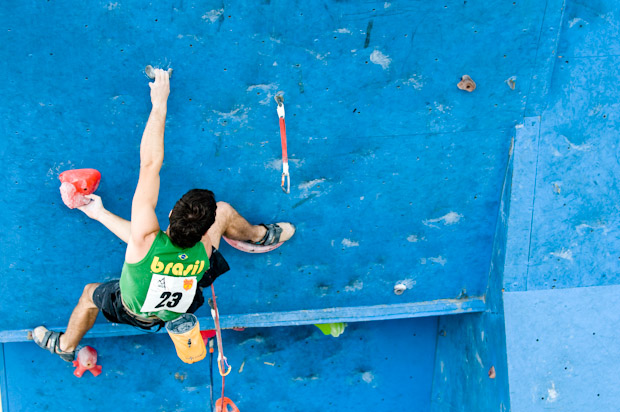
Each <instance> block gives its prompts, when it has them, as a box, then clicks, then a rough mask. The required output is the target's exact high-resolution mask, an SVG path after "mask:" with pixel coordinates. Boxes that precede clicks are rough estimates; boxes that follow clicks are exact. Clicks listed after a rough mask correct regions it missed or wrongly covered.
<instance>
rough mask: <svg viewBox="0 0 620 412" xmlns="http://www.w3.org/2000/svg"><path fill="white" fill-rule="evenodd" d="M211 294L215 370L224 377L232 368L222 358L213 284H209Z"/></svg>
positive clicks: (223, 357) (218, 317)
mask: <svg viewBox="0 0 620 412" xmlns="http://www.w3.org/2000/svg"><path fill="white" fill-rule="evenodd" d="M211 294H212V295H213V300H212V302H213V306H212V307H211V316H212V317H213V322H214V323H215V331H216V335H215V336H216V338H217V351H218V354H217V368H218V369H219V370H220V375H221V376H222V377H224V376H226V375H228V374H229V373H230V370H231V369H232V368H231V366H230V365H229V364H228V360H227V359H226V356H224V345H223V344H222V329H221V328H220V314H219V313H218V311H217V303H216V302H215V288H214V287H213V284H211Z"/></svg>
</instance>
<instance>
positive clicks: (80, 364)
mask: <svg viewBox="0 0 620 412" xmlns="http://www.w3.org/2000/svg"><path fill="white" fill-rule="evenodd" d="M73 366H75V371H73V374H74V375H75V376H77V377H78V378H81V377H82V375H83V374H84V372H86V371H90V372H91V373H92V374H93V375H95V376H98V375H99V374H100V373H101V365H97V351H96V350H95V349H94V348H91V347H90V346H84V347H83V348H82V349H80V350H79V352H78V354H77V360H74V361H73Z"/></svg>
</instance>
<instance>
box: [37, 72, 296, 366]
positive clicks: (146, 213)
mask: <svg viewBox="0 0 620 412" xmlns="http://www.w3.org/2000/svg"><path fill="white" fill-rule="evenodd" d="M149 86H150V88H151V103H152V105H153V107H152V109H151V114H150V116H149V119H148V121H147V123H146V128H145V129H144V134H143V135H142V141H141V143H140V173H139V177H138V185H137V187H136V191H135V193H134V197H133V201H132V204H131V222H129V221H127V220H125V219H122V218H121V217H119V216H116V215H114V214H113V213H111V212H109V211H108V210H106V209H105V208H104V207H103V204H102V202H101V198H100V197H99V196H96V195H90V196H88V197H89V198H90V199H91V202H90V203H89V204H87V205H85V206H82V207H80V210H81V211H82V212H84V213H85V214H86V215H87V216H89V217H90V218H92V219H95V220H97V221H99V222H101V223H102V224H103V225H104V226H105V227H107V228H108V229H109V230H110V231H111V232H112V233H114V234H115V235H116V236H118V237H119V238H120V239H121V240H123V241H124V242H126V243H127V250H126V252H125V262H124V264H123V270H122V272H121V278H120V280H115V281H110V282H106V283H90V284H88V285H86V287H85V288H84V292H83V293H82V296H81V297H80V300H79V302H78V304H77V306H76V307H75V309H74V310H73V312H72V313H71V318H70V319H69V324H68V326H67V329H66V331H65V332H64V333H63V332H52V331H50V330H48V329H47V328H45V327H44V326H39V327H37V328H35V329H34V331H33V338H34V341H35V342H36V343H37V345H39V346H40V347H42V348H44V349H47V350H49V351H50V352H52V353H56V354H58V355H60V357H61V358H62V359H63V360H65V361H69V362H71V361H73V360H74V358H75V349H76V347H77V346H78V344H79V342H80V340H81V339H82V337H83V336H84V334H86V332H87V331H88V330H89V329H90V328H91V327H92V326H93V324H94V323H95V319H96V318H97V314H98V313H99V310H101V311H102V312H103V314H104V315H105V317H106V318H107V319H108V320H109V321H111V322H115V323H125V324H129V325H133V326H136V327H140V328H143V329H150V328H152V327H154V326H161V325H163V323H164V322H165V321H169V320H173V319H176V318H177V317H179V316H181V314H183V313H193V312H195V311H196V310H197V309H198V308H199V307H200V306H201V305H202V304H203V303H204V297H203V296H202V288H204V287H207V286H209V285H211V283H213V281H214V280H215V279H216V278H217V277H218V276H219V275H221V274H222V273H224V272H226V271H228V269H229V267H228V264H227V263H226V260H224V258H223V257H222V255H221V254H220V253H219V251H218V250H217V248H218V247H219V244H220V239H221V237H222V235H226V237H228V238H231V239H235V240H239V241H247V242H250V243H253V244H258V245H273V244H275V243H278V242H284V241H287V240H288V239H290V238H291V236H293V234H294V233H295V227H294V226H293V225H292V224H290V223H284V222H281V223H275V224H269V225H263V224H261V225H251V224H250V223H248V222H247V221H246V220H245V219H244V218H243V217H242V216H241V215H239V213H237V212H236V211H235V209H233V208H232V206H230V205H229V204H228V203H224V202H217V203H216V202H215V198H214V195H213V193H212V192H210V191H209V190H203V189H194V190H190V191H189V192H187V193H186V194H185V195H183V197H182V198H181V199H180V200H179V201H178V202H177V203H176V204H175V205H174V208H173V209H172V211H171V212H170V219H169V220H170V226H169V227H168V229H166V231H162V230H161V229H160V226H159V222H158V221H157V216H156V215H155V206H156V205H157V198H158V196H159V172H160V169H161V166H162V163H163V160H164V128H165V124H166V112H167V101H168V94H169V93H170V80H169V75H168V73H167V72H165V71H163V70H160V69H157V70H155V81H154V82H152V83H149Z"/></svg>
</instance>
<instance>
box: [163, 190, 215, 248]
mask: <svg viewBox="0 0 620 412" xmlns="http://www.w3.org/2000/svg"><path fill="white" fill-rule="evenodd" d="M216 209H217V205H216V203H215V196H214V195H213V192H212V191H210V190H207V189H192V190H190V191H189V192H187V193H185V194H184V195H183V197H182V198H181V199H179V201H178V202H177V203H176V204H175V205H174V207H173V208H172V212H171V213H170V229H169V230H168V233H169V236H170V240H172V243H174V244H175V245H176V246H178V247H181V248H183V249H187V248H190V247H192V246H194V245H195V244H196V243H198V242H200V239H201V238H202V236H204V234H205V233H207V230H209V228H210V227H211V225H213V222H215V210H216Z"/></svg>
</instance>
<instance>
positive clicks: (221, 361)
mask: <svg viewBox="0 0 620 412" xmlns="http://www.w3.org/2000/svg"><path fill="white" fill-rule="evenodd" d="M217 368H218V369H219V370H220V375H221V376H227V375H228V374H229V373H230V370H231V369H232V366H230V365H229V364H228V359H226V356H224V357H222V354H221V353H220V354H218V355H217ZM226 368H228V369H227V370H226V372H224V371H223V369H226Z"/></svg>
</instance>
